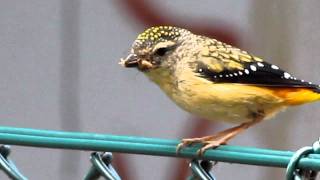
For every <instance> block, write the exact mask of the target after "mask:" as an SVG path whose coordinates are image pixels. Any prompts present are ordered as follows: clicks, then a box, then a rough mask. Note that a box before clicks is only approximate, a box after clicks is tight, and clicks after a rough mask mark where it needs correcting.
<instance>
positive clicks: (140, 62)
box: [119, 54, 153, 71]
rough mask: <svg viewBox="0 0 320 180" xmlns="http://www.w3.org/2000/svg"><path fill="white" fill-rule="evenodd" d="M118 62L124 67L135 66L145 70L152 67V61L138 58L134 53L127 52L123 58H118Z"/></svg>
mask: <svg viewBox="0 0 320 180" xmlns="http://www.w3.org/2000/svg"><path fill="white" fill-rule="evenodd" d="M119 64H120V65H122V66H124V67H126V68H131V67H136V68H138V69H139V70H140V71H147V70H149V69H152V68H153V64H152V63H150V62H149V61H147V60H144V59H140V58H138V56H137V55H135V54H129V55H128V56H127V57H126V58H125V59H120V62H119Z"/></svg>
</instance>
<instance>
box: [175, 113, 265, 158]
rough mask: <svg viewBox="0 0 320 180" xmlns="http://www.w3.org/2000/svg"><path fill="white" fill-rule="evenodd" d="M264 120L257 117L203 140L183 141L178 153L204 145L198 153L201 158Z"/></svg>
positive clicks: (260, 116)
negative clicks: (190, 147) (210, 150)
mask: <svg viewBox="0 0 320 180" xmlns="http://www.w3.org/2000/svg"><path fill="white" fill-rule="evenodd" d="M262 119H263V116H262V115H258V116H255V118H254V120H253V121H250V122H245V123H242V124H240V125H239V126H236V127H233V128H230V129H226V130H224V131H221V132H219V133H217V134H214V135H212V136H205V137H201V138H191V139H183V140H182V142H181V143H180V144H179V145H178V146H177V153H178V152H179V151H180V150H181V148H183V147H185V146H188V145H190V144H193V143H203V144H204V146H203V147H202V148H200V149H199V150H198V152H197V154H198V155H199V156H201V155H203V153H204V152H205V151H206V150H208V149H210V148H215V147H218V146H220V145H221V144H226V143H227V142H228V141H229V140H230V139H231V138H233V137H235V136H236V135H237V134H239V133H241V132H242V131H243V130H245V129H248V128H249V127H251V126H253V125H254V124H257V123H258V122H260V121H261V120H262Z"/></svg>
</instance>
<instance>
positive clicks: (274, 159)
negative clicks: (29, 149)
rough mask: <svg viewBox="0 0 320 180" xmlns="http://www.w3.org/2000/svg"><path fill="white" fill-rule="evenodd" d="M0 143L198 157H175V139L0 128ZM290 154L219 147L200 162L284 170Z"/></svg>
mask: <svg viewBox="0 0 320 180" xmlns="http://www.w3.org/2000/svg"><path fill="white" fill-rule="evenodd" d="M0 143H2V144H12V145H23V146H33V147H46V148H61V149H77V150H87V151H111V152H122V153H132V154H146V155H156V156H171V157H183V158H199V157H197V155H196V151H197V147H188V148H184V149H183V150H182V151H181V153H179V155H177V154H176V146H177V144H178V143H179V141H178V140H166V139H153V138H141V137H132V136H115V135H105V134H95V133H79V132H63V131H48V130H35V129H26V128H11V127H0ZM292 155H293V152H289V151H274V150H269V149H257V148H249V147H240V146H221V147H219V148H217V149H215V150H208V151H207V152H206V153H205V155H204V156H203V157H201V159H207V160H213V161H222V162H231V163H241V164H250V165H260V166H274V167H282V168H285V167H286V166H287V164H288V163H289V161H290V158H291V156H292ZM298 168H301V169H311V170H317V171H319V170H320V156H319V155H316V154H312V155H309V156H308V157H305V158H302V159H301V160H300V162H299V163H298Z"/></svg>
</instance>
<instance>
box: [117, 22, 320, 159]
mask: <svg viewBox="0 0 320 180" xmlns="http://www.w3.org/2000/svg"><path fill="white" fill-rule="evenodd" d="M120 64H122V65H123V66H124V67H128V68H129V67H136V68H137V69H138V70H140V71H141V72H143V73H144V74H145V75H146V76H147V77H148V78H150V80H151V81H153V82H155V83H156V84H157V85H158V86H159V87H160V88H161V89H162V90H163V91H164V92H165V93H166V95H167V96H168V97H169V98H170V99H172V100H173V101H174V102H175V103H176V104H177V105H178V106H180V107H181V108H182V109H184V110H186V111H188V112H190V113H192V114H194V115H197V116H199V117H203V118H205V119H208V120H215V121H224V122H229V123H235V124H238V125H237V126H235V127H233V128H230V129H227V130H224V131H221V132H219V133H216V134H214V135H211V136H205V137H200V138H188V139H182V141H181V143H180V144H179V145H178V146H177V152H179V150H180V149H181V148H183V147H185V146H189V145H191V144H193V143H202V144H203V146H202V147H201V148H200V149H199V150H198V154H199V155H203V153H204V152H205V151H206V150H208V149H210V148H215V147H218V146H219V145H221V144H226V143H227V142H228V141H229V140H230V139H231V138H233V137H235V136H236V135H237V134H239V133H240V132H242V131H244V130H246V129H247V128H249V127H251V126H253V125H255V124H257V123H259V122H261V121H263V120H265V119H269V118H271V117H272V116H274V115H275V114H276V113H278V112H279V111H281V110H284V109H285V108H287V107H289V106H295V105H300V104H304V103H309V102H313V101H317V100H320V86H319V85H316V84H313V83H311V82H307V81H304V80H300V79H297V78H296V77H294V76H293V75H291V74H290V73H288V72H286V71H284V70H282V69H280V68H279V67H278V66H276V65H274V64H270V63H268V62H266V61H263V60H262V59H261V58H258V57H256V56H254V55H252V54H250V53H248V52H246V51H243V50H241V49H239V48H236V47H233V46H231V45H228V44H226V43H223V42H220V41H218V40H216V39H211V38H208V37H205V36H201V35H196V34H193V33H191V32H190V31H188V30H186V29H183V28H178V27H173V26H158V27H151V28H149V29H147V30H145V31H144V32H143V33H141V34H139V35H138V37H137V39H136V40H135V41H134V43H133V45H132V48H131V52H130V53H129V55H128V56H127V57H126V58H124V59H121V61H120Z"/></svg>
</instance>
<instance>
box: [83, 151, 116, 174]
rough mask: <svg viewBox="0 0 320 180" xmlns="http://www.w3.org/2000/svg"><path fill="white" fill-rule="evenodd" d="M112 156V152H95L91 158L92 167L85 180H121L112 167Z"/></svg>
mask: <svg viewBox="0 0 320 180" xmlns="http://www.w3.org/2000/svg"><path fill="white" fill-rule="evenodd" d="M111 160H112V154H111V153H110V152H105V153H98V152H93V153H92V154H91V156H90V161H91V163H92V167H91V168H90V171H89V172H88V174H87V175H86V177H85V178H84V179H85V180H96V179H99V177H100V176H102V177H104V178H105V179H107V180H121V178H120V176H119V175H118V173H117V172H116V170H115V169H114V168H113V167H112V165H111Z"/></svg>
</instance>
